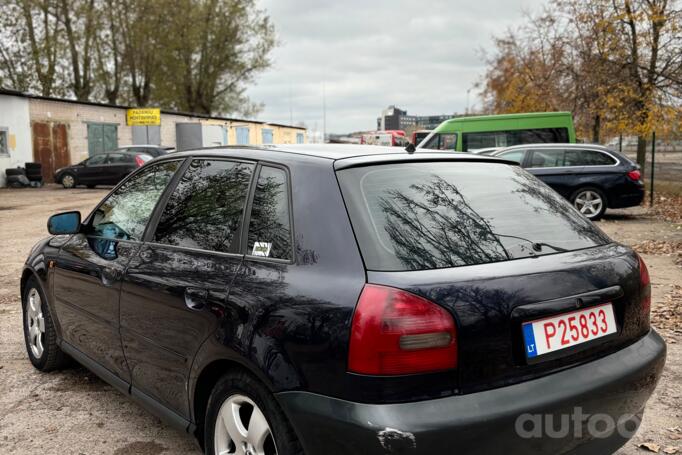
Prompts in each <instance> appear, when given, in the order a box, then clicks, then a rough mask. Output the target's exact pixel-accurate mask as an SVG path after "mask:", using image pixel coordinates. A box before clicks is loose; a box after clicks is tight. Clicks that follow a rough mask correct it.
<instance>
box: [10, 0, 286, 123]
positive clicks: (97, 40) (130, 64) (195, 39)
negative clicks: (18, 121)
mask: <svg viewBox="0 0 682 455" xmlns="http://www.w3.org/2000/svg"><path fill="white" fill-rule="evenodd" d="M0 8H2V11H3V14H2V15H1V17H0V85H2V86H4V87H7V88H14V89H17V90H21V91H30V92H34V93H40V94H41V95H45V96H71V97H73V98H76V99H78V100H89V101H105V102H108V103H111V104H122V103H124V104H132V105H137V106H147V105H158V106H161V107H163V108H169V109H178V110H182V111H188V112H198V113H206V114H211V113H223V114H232V113H238V114H242V115H248V114H252V113H254V111H257V110H258V108H259V106H258V105H255V104H254V103H252V102H251V101H250V100H249V99H248V97H247V96H246V95H245V91H246V88H247V86H248V84H249V83H251V82H252V81H253V79H254V77H255V76H256V75H257V74H258V73H259V72H262V71H263V70H264V69H266V68H267V67H268V66H269V65H270V60H269V54H270V52H271V50H272V49H273V47H274V46H275V45H276V40H275V33H274V28H273V26H272V24H271V22H270V19H269V17H268V16H267V14H266V13H265V12H264V11H262V10H259V9H258V8H257V7H256V5H255V0H177V1H176V0H145V1H137V0H0Z"/></svg>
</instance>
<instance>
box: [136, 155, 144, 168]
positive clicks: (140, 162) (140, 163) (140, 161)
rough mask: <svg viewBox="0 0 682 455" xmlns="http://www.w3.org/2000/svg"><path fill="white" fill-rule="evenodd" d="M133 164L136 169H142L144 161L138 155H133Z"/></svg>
mask: <svg viewBox="0 0 682 455" xmlns="http://www.w3.org/2000/svg"><path fill="white" fill-rule="evenodd" d="M135 164H137V167H142V166H143V165H144V159H142V157H141V156H140V155H135Z"/></svg>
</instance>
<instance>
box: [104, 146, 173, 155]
mask: <svg viewBox="0 0 682 455" xmlns="http://www.w3.org/2000/svg"><path fill="white" fill-rule="evenodd" d="M173 150H175V149H174V148H173V147H162V146H160V145H149V144H144V145H126V146H123V147H119V148H117V149H116V150H115V151H116V152H128V153H144V154H146V155H151V156H152V157H154V158H156V157H159V156H162V155H166V154H168V153H170V152H172V151H173Z"/></svg>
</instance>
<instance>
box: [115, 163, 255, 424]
mask: <svg viewBox="0 0 682 455" xmlns="http://www.w3.org/2000/svg"><path fill="white" fill-rule="evenodd" d="M254 168H255V164H254V163H249V162H240V161H235V160H227V159H202V158H195V159H193V160H192V161H191V163H189V165H188V167H187V170H186V171H185V173H184V175H182V178H181V179H179V182H178V183H177V186H176V187H175V188H174V189H173V191H172V193H170V195H169V198H168V201H167V203H166V204H165V206H164V207H163V209H162V210H161V209H160V210H159V213H157V214H156V215H155V219H156V220H158V221H156V222H155V224H156V227H155V229H154V231H153V232H152V233H150V234H149V235H148V238H147V242H146V243H145V244H144V245H143V247H142V250H141V252H140V254H139V256H137V257H136V258H134V259H133V260H132V261H131V262H130V264H129V266H128V269H127V272H126V275H125V278H124V282H123V288H122V293H121V337H122V340H123V347H124V352H125V355H126V358H127V360H128V364H129V365H130V371H131V376H132V386H133V387H132V393H133V394H134V395H137V396H138V397H141V398H143V399H145V398H147V399H148V398H151V399H152V400H154V401H155V402H156V403H159V404H161V405H162V406H164V407H165V408H167V409H170V410H172V411H173V412H175V413H176V414H178V415H179V416H181V417H183V418H185V419H188V418H189V416H190V410H189V402H188V393H187V381H188V378H189V374H190V367H191V365H192V360H193V359H194V356H195V354H196V353H197V351H198V350H199V347H200V346H201V345H202V343H203V342H204V341H205V340H206V339H207V338H208V337H209V336H210V335H211V334H212V333H214V332H215V331H216V330H217V329H218V325H217V324H218V320H219V318H220V317H222V315H223V314H224V312H225V302H226V299H227V294H228V291H229V288H230V284H231V282H232V279H233V277H234V276H235V274H236V273H237V270H238V269H239V266H240V264H241V262H242V259H243V255H242V254H241V251H240V242H239V238H240V235H241V224H242V218H243V213H244V207H245V205H246V199H247V195H248V191H249V186H250V183H251V178H252V174H253V170H254ZM147 401H149V400H147Z"/></svg>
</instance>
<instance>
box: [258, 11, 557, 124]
mask: <svg viewBox="0 0 682 455" xmlns="http://www.w3.org/2000/svg"><path fill="white" fill-rule="evenodd" d="M259 1H260V3H261V6H262V7H263V8H265V9H266V10H267V11H268V13H269V15H270V17H271V18H272V20H273V22H274V24H275V27H276V31H277V35H278V37H279V40H280V42H281V44H280V46H279V47H278V48H277V49H275V51H274V52H273V55H272V59H273V65H272V67H271V68H270V69H268V70H267V71H266V72H265V73H263V74H262V75H261V76H260V77H258V79H257V81H256V84H255V85H254V86H253V87H252V88H250V89H249V96H250V97H251V99H252V100H253V101H256V102H263V103H265V109H264V110H263V112H262V113H261V114H260V115H259V119H261V120H265V121H270V122H278V123H289V121H290V118H292V119H293V121H294V123H298V122H305V124H306V125H307V126H308V128H310V129H311V130H314V129H317V130H319V131H321V130H322V99H323V96H322V93H323V86H324V92H325V93H326V106H327V132H332V133H344V132H350V131H357V130H369V129H373V128H375V126H376V118H377V117H378V116H379V114H380V112H381V110H382V109H384V108H385V107H387V106H388V105H390V104H395V105H396V106H398V107H401V108H402V109H407V111H408V112H409V113H412V114H418V115H426V114H441V113H453V112H464V110H465V108H466V105H467V90H468V89H471V88H472V86H473V84H474V83H475V82H476V81H477V80H479V78H480V76H481V75H482V73H483V72H484V66H483V61H482V60H483V58H482V55H481V50H489V51H492V36H493V35H494V34H500V33H502V32H504V30H506V29H507V28H510V27H511V28H513V27H515V26H518V24H520V23H521V22H522V21H523V14H524V11H538V10H540V9H541V8H542V5H543V4H545V3H546V0H473V1H472V0H469V1H463V0H458V1H455V0H450V1H447V0H421V1H416V0H392V1H390V0H364V1H363V0H343V1H328V0H286V1H283V0H259ZM475 102H477V99H476V94H475V93H474V90H472V91H471V95H470V103H471V104H472V105H473V104H474V103H475ZM290 112H291V115H290Z"/></svg>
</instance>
